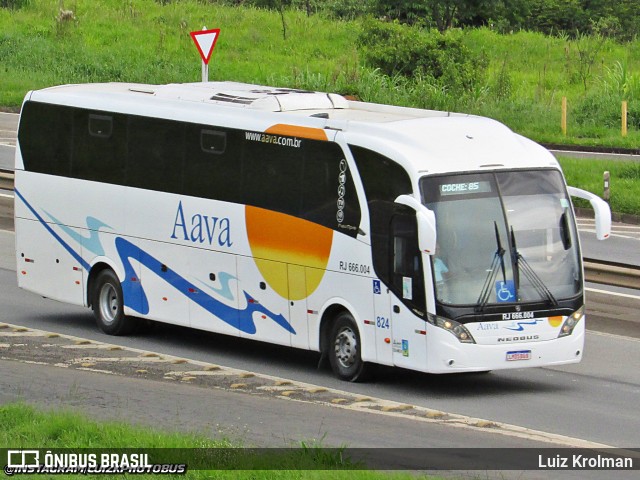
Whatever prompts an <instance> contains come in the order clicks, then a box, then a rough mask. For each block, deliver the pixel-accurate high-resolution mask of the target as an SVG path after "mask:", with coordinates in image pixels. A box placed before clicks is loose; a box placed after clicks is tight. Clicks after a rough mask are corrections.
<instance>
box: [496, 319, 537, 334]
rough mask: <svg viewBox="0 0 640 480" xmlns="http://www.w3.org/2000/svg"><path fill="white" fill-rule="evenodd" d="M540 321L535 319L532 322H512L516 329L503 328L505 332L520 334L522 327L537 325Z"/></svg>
mask: <svg viewBox="0 0 640 480" xmlns="http://www.w3.org/2000/svg"><path fill="white" fill-rule="evenodd" d="M540 321H541V320H540V319H536V320H534V321H532V322H513V323H515V324H516V325H517V327H504V328H506V329H507V330H511V331H514V332H522V331H523V330H524V326H525V325H537V324H538V322H540Z"/></svg>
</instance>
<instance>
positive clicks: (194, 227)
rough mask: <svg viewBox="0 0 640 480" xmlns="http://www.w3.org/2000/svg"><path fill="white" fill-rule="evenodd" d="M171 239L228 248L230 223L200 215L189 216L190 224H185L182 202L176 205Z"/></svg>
mask: <svg viewBox="0 0 640 480" xmlns="http://www.w3.org/2000/svg"><path fill="white" fill-rule="evenodd" d="M171 238H176V239H177V238H181V239H184V240H186V241H191V242H194V243H205V242H206V243H208V244H209V245H213V244H214V243H215V244H217V245H219V246H220V247H230V246H231V245H233V242H231V222H230V221H229V219H228V218H226V217H225V218H220V217H212V216H209V215H204V214H201V213H196V214H194V215H192V216H191V223H189V224H187V221H186V220H185V216H184V210H183V208H182V201H180V202H179V203H178V210H177V212H176V219H175V221H174V222H173V233H172V234H171Z"/></svg>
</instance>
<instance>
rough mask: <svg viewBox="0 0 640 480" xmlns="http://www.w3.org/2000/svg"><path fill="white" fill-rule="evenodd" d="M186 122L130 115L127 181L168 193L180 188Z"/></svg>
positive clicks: (140, 186) (137, 185)
mask: <svg viewBox="0 0 640 480" xmlns="http://www.w3.org/2000/svg"><path fill="white" fill-rule="evenodd" d="M184 136H185V124H184V123H180V122H174V121H170V120H162V119H156V118H145V117H137V116H130V117H129V122H128V143H127V146H128V155H127V184H128V185H130V186H132V187H138V188H147V189H149V190H159V191H163V192H170V193H180V192H181V191H182V169H183V160H184V146H185V145H184V143H185V139H184Z"/></svg>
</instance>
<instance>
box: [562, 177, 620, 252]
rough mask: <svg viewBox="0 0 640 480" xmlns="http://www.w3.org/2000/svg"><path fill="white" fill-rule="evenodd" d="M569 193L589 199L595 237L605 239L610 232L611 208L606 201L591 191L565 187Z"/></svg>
mask: <svg viewBox="0 0 640 480" xmlns="http://www.w3.org/2000/svg"><path fill="white" fill-rule="evenodd" d="M567 191H568V192H569V195H571V196H572V197H578V198H583V199H584V200H589V203H591V207H593V211H594V212H595V217H596V237H597V239H598V240H605V239H607V238H609V235H610V234H611V209H610V208H609V205H608V204H607V202H605V201H604V200H602V199H601V198H600V197H598V196H597V195H594V194H593V193H591V192H587V191H586V190H582V189H580V188H576V187H567Z"/></svg>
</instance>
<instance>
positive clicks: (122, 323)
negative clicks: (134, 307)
mask: <svg viewBox="0 0 640 480" xmlns="http://www.w3.org/2000/svg"><path fill="white" fill-rule="evenodd" d="M91 306H92V308H93V314H94V315H95V317H96V323H97V324H98V328H100V330H102V331H103V332H104V333H106V334H108V335H127V334H128V333H131V332H132V331H133V328H134V326H135V324H134V322H133V320H132V319H130V318H128V317H126V316H125V314H124V303H123V296H122V286H121V285H120V280H118V277H117V276H116V274H115V273H113V270H108V269H107V270H103V271H102V272H100V273H99V274H98V276H97V278H96V280H95V282H94V284H93V289H92V292H91Z"/></svg>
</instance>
